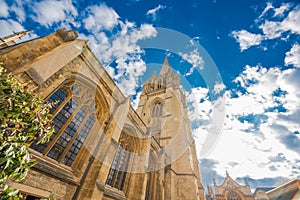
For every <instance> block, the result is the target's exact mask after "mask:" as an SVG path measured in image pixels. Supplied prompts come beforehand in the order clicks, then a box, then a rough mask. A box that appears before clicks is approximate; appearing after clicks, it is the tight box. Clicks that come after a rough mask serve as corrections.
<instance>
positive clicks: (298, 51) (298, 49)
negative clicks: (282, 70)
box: [284, 43, 300, 67]
mask: <svg viewBox="0 0 300 200" xmlns="http://www.w3.org/2000/svg"><path fill="white" fill-rule="evenodd" d="M285 55H286V57H285V59H284V63H285V65H294V66H295V67H300V45H299V44H298V43H296V44H294V45H293V47H292V48H291V50H290V51H289V52H287V53H286V54H285Z"/></svg>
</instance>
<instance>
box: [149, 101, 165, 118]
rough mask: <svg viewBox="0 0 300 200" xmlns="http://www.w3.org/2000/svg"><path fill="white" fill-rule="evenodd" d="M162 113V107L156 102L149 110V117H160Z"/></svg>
mask: <svg viewBox="0 0 300 200" xmlns="http://www.w3.org/2000/svg"><path fill="white" fill-rule="evenodd" d="M162 113H163V106H162V104H161V103H160V102H157V103H155V104H154V105H153V107H152V110H151V117H160V116H162Z"/></svg>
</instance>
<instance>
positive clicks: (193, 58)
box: [179, 49, 204, 76]
mask: <svg viewBox="0 0 300 200" xmlns="http://www.w3.org/2000/svg"><path fill="white" fill-rule="evenodd" d="M179 55H180V56H181V57H182V58H183V59H184V60H186V61H188V62H189V63H191V64H192V67H191V68H190V70H189V71H188V72H187V73H185V74H184V75H185V76H190V75H191V74H192V73H193V72H194V70H195V69H196V68H197V67H198V68H199V69H203V67H204V60H203V58H202V57H201V55H200V53H199V51H198V49H194V50H193V51H190V52H188V53H181V52H179Z"/></svg>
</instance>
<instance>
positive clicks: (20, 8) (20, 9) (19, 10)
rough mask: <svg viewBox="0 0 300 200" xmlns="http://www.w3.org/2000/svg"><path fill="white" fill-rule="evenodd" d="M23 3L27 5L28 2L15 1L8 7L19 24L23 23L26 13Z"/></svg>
mask: <svg viewBox="0 0 300 200" xmlns="http://www.w3.org/2000/svg"><path fill="white" fill-rule="evenodd" d="M24 3H28V2H26V1H23V0H16V1H14V3H13V4H12V6H11V7H10V10H11V12H14V13H15V15H16V17H17V19H18V21H20V22H24V20H25V18H26V13H25V10H24V5H23V4H24Z"/></svg>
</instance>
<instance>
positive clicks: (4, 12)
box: [0, 0, 9, 17]
mask: <svg viewBox="0 0 300 200" xmlns="http://www.w3.org/2000/svg"><path fill="white" fill-rule="evenodd" d="M8 14H9V12H8V6H7V4H6V2H5V1H4V0H0V17H7V16H8Z"/></svg>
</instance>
